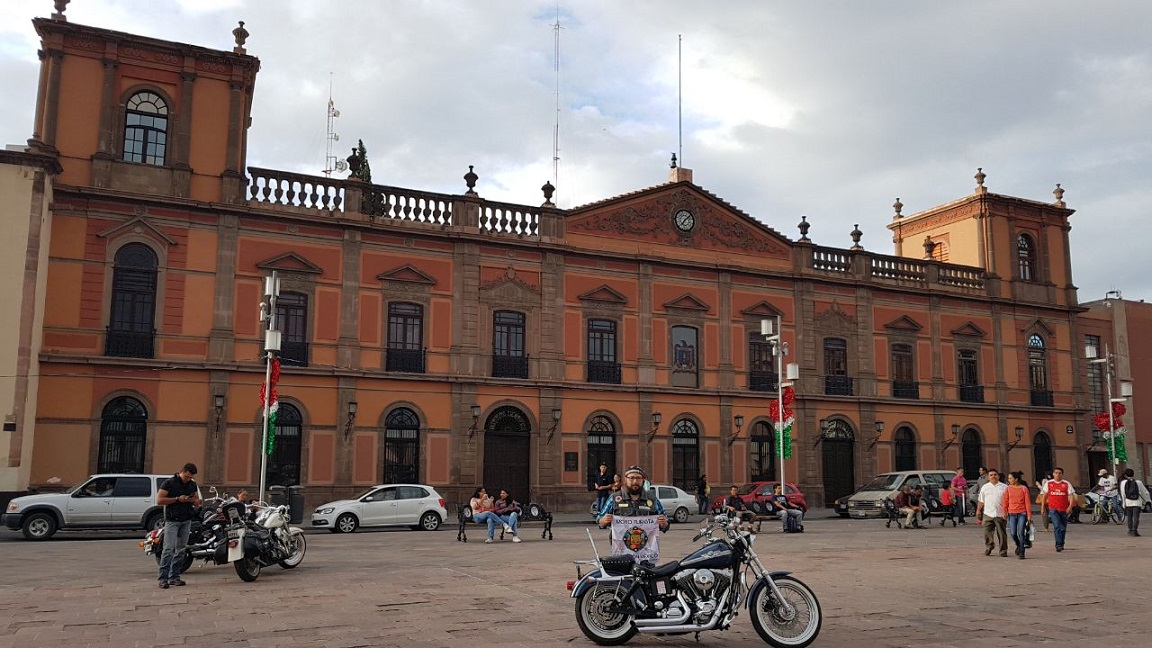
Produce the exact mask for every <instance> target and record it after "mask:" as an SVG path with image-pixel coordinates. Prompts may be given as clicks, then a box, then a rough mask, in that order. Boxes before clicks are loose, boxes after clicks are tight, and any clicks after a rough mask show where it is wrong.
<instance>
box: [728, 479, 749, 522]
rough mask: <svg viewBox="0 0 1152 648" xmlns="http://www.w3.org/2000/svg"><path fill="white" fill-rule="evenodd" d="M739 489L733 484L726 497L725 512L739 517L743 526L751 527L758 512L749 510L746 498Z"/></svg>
mask: <svg viewBox="0 0 1152 648" xmlns="http://www.w3.org/2000/svg"><path fill="white" fill-rule="evenodd" d="M739 491H740V489H739V488H737V487H736V486H733V487H732V489H731V490H730V491H729V492H728V497H725V498H724V512H725V513H727V514H728V515H732V516H737V517H739V518H740V525H741V527H742V528H750V525H751V522H752V518H754V517H756V514H755V513H753V512H751V511H749V510H748V507H747V506H745V505H744V500H743V499H741V498H740V495H739V494H738V493H739Z"/></svg>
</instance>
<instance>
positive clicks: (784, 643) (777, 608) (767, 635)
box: [749, 576, 823, 648]
mask: <svg viewBox="0 0 1152 648" xmlns="http://www.w3.org/2000/svg"><path fill="white" fill-rule="evenodd" d="M772 582H774V583H776V588H777V589H778V590H780V595H781V596H783V597H784V599H786V600H787V602H788V606H789V607H790V608H791V609H790V610H788V609H785V608H784V606H783V605H781V604H780V603H781V601H779V600H777V599H776V596H775V595H774V594H773V593H772V588H770V587H761V588H760V589H758V590H756V595H755V597H754V598H753V599H752V600H751V601H749V606H750V608H751V612H752V614H751V616H752V627H753V628H756V634H758V635H760V638H761V639H763V640H764V641H766V642H768V643H769V644H770V645H772V646H776V647H777V648H804V646H807V645H808V644H810V643H812V642H813V641H815V640H816V636H817V635H819V634H820V624H821V622H822V621H823V618H822V616H821V614H820V602H819V601H817V600H816V595H815V594H814V593H812V590H810V589H808V586H807V585H805V584H804V583H801V582H800V581H798V580H796V579H795V578H792V577H791V576H781V577H779V578H774V579H772Z"/></svg>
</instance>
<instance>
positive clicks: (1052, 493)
mask: <svg viewBox="0 0 1152 648" xmlns="http://www.w3.org/2000/svg"><path fill="white" fill-rule="evenodd" d="M1075 492H1076V489H1075V488H1072V484H1070V483H1068V482H1066V481H1064V469H1063V468H1053V469H1052V479H1049V480H1048V481H1047V483H1045V484H1044V488H1043V489H1042V490H1041V491H1040V503H1041V506H1047V507H1048V517H1049V518H1051V520H1052V535H1053V536H1055V538H1056V551H1064V534H1065V533H1066V532H1067V531H1068V514H1069V513H1071V512H1072V495H1073V494H1074V493H1075Z"/></svg>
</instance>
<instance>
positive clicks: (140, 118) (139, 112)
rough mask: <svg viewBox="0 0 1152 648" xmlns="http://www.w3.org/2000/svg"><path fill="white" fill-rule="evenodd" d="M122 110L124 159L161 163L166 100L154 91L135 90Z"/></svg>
mask: <svg viewBox="0 0 1152 648" xmlns="http://www.w3.org/2000/svg"><path fill="white" fill-rule="evenodd" d="M125 108H126V110H125V114H124V159H125V160H126V161H128V162H140V163H142V164H152V165H155V166H164V155H165V150H166V149H167V147H168V104H167V103H165V101H164V98H163V97H161V96H160V95H158V94H156V93H155V92H147V91H145V92H137V93H136V94H134V95H132V96H131V97H129V99H128V104H127V106H125Z"/></svg>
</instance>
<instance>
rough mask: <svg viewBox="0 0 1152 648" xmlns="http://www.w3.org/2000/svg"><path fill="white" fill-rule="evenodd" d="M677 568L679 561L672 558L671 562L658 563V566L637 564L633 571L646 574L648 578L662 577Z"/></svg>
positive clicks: (675, 570) (673, 572)
mask: <svg viewBox="0 0 1152 648" xmlns="http://www.w3.org/2000/svg"><path fill="white" fill-rule="evenodd" d="M679 569H680V561H679V560H673V561H672V562H670V563H667V564H664V565H660V566H659V567H649V566H647V565H644V564H637V565H636V567H635V572H636V573H637V574H642V575H644V576H647V577H648V578H664V577H666V576H671V575H672V574H675V573H676V572H677V570H679Z"/></svg>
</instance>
